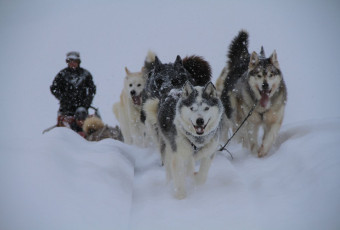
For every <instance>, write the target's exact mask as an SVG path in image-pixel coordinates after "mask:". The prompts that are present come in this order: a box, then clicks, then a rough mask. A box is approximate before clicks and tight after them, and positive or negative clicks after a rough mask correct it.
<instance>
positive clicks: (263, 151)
mask: <svg viewBox="0 0 340 230" xmlns="http://www.w3.org/2000/svg"><path fill="white" fill-rule="evenodd" d="M280 127H281V123H275V124H272V125H269V126H265V128H264V134H263V140H262V145H261V147H260V149H259V151H258V156H259V157H264V156H265V155H267V153H268V152H269V150H270V148H271V147H272V145H273V143H274V141H275V140H276V137H277V134H278V132H279V130H280Z"/></svg>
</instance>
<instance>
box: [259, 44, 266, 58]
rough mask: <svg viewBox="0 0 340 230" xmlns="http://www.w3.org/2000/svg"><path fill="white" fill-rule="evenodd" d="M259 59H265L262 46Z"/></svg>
mask: <svg viewBox="0 0 340 230" xmlns="http://www.w3.org/2000/svg"><path fill="white" fill-rule="evenodd" d="M260 57H261V58H266V54H265V52H264V49H263V46H261V52H260Z"/></svg>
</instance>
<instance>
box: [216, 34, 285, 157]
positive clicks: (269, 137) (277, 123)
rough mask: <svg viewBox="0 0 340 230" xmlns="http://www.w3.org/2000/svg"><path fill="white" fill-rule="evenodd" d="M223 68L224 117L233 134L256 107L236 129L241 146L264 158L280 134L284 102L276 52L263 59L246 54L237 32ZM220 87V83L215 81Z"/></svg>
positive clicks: (242, 38) (245, 45) (245, 43)
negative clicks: (259, 140)
mask: <svg viewBox="0 0 340 230" xmlns="http://www.w3.org/2000/svg"><path fill="white" fill-rule="evenodd" d="M228 58H229V60H228V62H227V67H226V68H225V69H224V71H222V74H221V76H220V78H222V79H223V78H225V80H224V84H223V90H222V92H221V100H222V103H223V105H224V107H225V113H226V116H227V118H228V119H230V121H231V124H232V126H233V130H234V131H235V130H236V129H237V127H238V126H239V125H240V124H241V123H242V121H243V120H244V119H245V118H246V116H247V115H248V113H249V111H250V110H251V108H252V107H253V105H254V104H256V107H255V109H254V111H253V113H252V115H251V116H250V117H249V118H248V120H247V121H246V122H245V124H244V127H242V128H241V129H240V131H239V132H240V134H239V137H240V138H241V140H242V142H243V145H244V146H245V147H247V148H249V149H250V150H251V151H252V152H254V153H256V154H257V155H258V156H259V157H263V156H265V155H266V154H267V153H268V152H269V150H270V148H271V147H272V145H273V143H274V142H275V140H276V137H277V134H278V132H279V130H280V127H281V124H282V121H283V117H284V110H285V105H286V101H287V90H286V85H285V82H284V80H283V76H282V73H281V70H280V66H279V62H278V59H277V54H276V51H274V52H273V53H272V55H271V56H270V57H269V58H266V57H265V54H264V50H263V47H262V48H261V52H260V55H259V54H257V53H256V52H253V53H252V54H251V55H250V54H249V52H248V33H247V32H246V31H243V30H242V31H240V32H239V34H238V36H236V37H235V38H234V40H233V41H232V43H231V45H230V47H229V53H228ZM218 83H219V84H220V83H221V80H218ZM260 127H263V137H262V143H261V144H260V145H259V144H258V135H259V128H260Z"/></svg>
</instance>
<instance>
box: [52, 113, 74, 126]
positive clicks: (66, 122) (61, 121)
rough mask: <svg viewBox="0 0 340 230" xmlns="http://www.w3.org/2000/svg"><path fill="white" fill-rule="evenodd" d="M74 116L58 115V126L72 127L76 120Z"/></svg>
mask: <svg viewBox="0 0 340 230" xmlns="http://www.w3.org/2000/svg"><path fill="white" fill-rule="evenodd" d="M75 120H76V119H75V118H74V116H67V115H58V121H57V127H67V128H71V124H72V123H73V122H75Z"/></svg>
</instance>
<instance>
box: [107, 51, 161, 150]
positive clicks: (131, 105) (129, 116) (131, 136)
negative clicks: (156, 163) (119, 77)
mask: <svg viewBox="0 0 340 230" xmlns="http://www.w3.org/2000/svg"><path fill="white" fill-rule="evenodd" d="M154 59H155V54H154V53H153V52H149V53H148V55H147V57H146V59H145V63H144V67H143V68H142V69H141V71H139V72H131V71H130V70H129V69H128V68H127V67H125V72H126V76H125V79H124V88H123V90H122V93H121V95H120V101H119V102H117V103H115V104H114V105H113V112H114V114H115V116H116V118H117V120H118V122H119V124H120V127H121V130H122V133H123V136H124V142H125V143H127V144H130V145H137V146H140V147H147V146H149V144H150V138H149V137H148V135H146V128H145V125H144V124H143V123H142V122H141V120H140V116H141V108H142V95H141V93H142V91H143V90H144V87H145V82H146V78H147V76H146V75H147V71H148V69H149V68H151V67H150V66H152V65H153V64H152V63H153V62H154Z"/></svg>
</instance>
